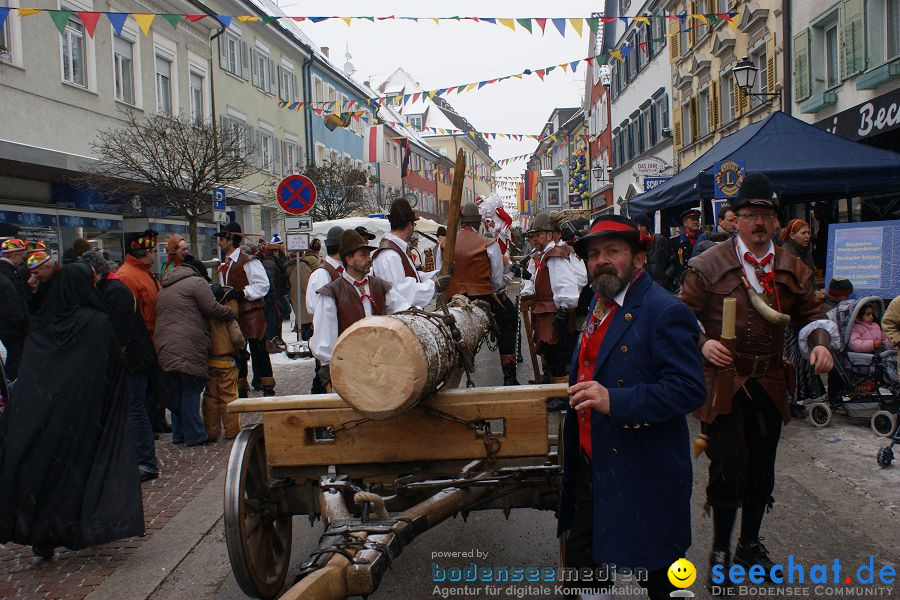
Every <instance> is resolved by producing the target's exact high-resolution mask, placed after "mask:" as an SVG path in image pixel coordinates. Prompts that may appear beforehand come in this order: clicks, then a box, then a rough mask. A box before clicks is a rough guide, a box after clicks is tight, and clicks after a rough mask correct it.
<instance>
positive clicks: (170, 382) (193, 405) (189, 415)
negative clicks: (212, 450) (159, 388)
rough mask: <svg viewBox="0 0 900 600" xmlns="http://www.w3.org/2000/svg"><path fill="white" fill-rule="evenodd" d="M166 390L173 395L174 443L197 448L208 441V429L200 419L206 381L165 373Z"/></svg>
mask: <svg viewBox="0 0 900 600" xmlns="http://www.w3.org/2000/svg"><path fill="white" fill-rule="evenodd" d="M163 377H165V378H166V380H167V381H166V390H167V392H169V393H171V394H172V403H173V404H174V407H175V408H176V409H177V410H173V411H172V442H173V443H175V444H181V443H183V442H187V445H188V446H195V445H197V444H202V443H203V442H205V441H206V438H207V435H206V428H205V427H204V426H203V419H201V418H200V394H202V393H203V388H204V386H205V385H206V380H205V379H201V378H199V377H194V376H193V375H188V374H187V373H179V372H177V371H169V372H166V373H163Z"/></svg>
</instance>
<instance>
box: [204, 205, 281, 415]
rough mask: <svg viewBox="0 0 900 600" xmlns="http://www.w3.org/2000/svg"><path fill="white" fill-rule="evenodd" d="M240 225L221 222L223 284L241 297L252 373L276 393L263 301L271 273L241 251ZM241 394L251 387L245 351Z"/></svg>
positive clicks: (240, 369) (240, 317)
mask: <svg viewBox="0 0 900 600" xmlns="http://www.w3.org/2000/svg"><path fill="white" fill-rule="evenodd" d="M240 234H241V226H240V225H238V224H237V223H226V224H225V225H222V229H221V231H219V232H218V233H217V234H215V237H216V238H218V239H217V242H218V244H219V248H220V249H221V250H222V252H223V253H224V254H225V262H223V263H222V265H221V266H219V276H220V278H221V279H222V282H221V283H222V285H224V286H227V287H230V288H232V289H233V290H234V291H233V292H232V298H233V299H235V300H237V301H238V324H239V325H240V326H241V333H243V334H244V338H245V339H246V340H247V345H248V347H249V348H250V360H251V362H252V365H253V375H254V377H255V378H256V379H259V382H260V385H261V386H262V390H263V396H274V395H275V379H274V377H272V363H271V361H270V360H269V353H268V352H267V351H266V343H265V341H264V340H263V338H264V337H265V333H266V318H265V313H264V312H263V305H264V300H263V298H264V297H265V295H266V293H268V291H269V277H268V275H266V269H265V267H263V264H262V262H260V261H259V260H257V259H256V258H253V257H252V256H250V255H249V254H247V253H246V252H243V251H241V240H242V239H243V237H242V236H241V235H240ZM237 363H238V364H237V367H238V397H239V398H246V397H247V394H248V392H249V391H250V384H249V383H248V380H247V355H246V354H245V353H242V354H241V356H240V360H238V361H237Z"/></svg>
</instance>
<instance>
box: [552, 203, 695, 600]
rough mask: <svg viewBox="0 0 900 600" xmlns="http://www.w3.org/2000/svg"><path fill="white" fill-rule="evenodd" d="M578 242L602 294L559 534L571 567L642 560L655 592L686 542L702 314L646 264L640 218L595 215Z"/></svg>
mask: <svg viewBox="0 0 900 600" xmlns="http://www.w3.org/2000/svg"><path fill="white" fill-rule="evenodd" d="M575 250H576V252H578V254H579V256H581V258H582V259H583V260H584V261H585V262H586V263H587V269H588V273H590V274H591V277H592V282H591V286H592V287H593V289H594V292H595V296H594V300H593V302H592V303H591V308H590V312H589V316H588V319H587V320H586V322H585V326H584V329H583V330H582V332H581V334H580V335H579V337H578V344H577V346H576V349H575V352H574V355H573V360H572V365H571V369H570V372H569V381H570V384H571V387H570V388H569V396H570V404H571V406H572V410H568V411H566V416H565V426H564V432H563V452H564V465H563V481H562V497H561V505H560V511H559V534H560V535H562V544H561V551H562V553H563V556H562V561H563V565H564V566H565V567H569V568H584V567H600V566H602V565H606V566H607V567H608V568H609V569H610V570H612V569H613V568H618V569H621V568H629V569H643V570H645V571H646V573H647V577H646V579H645V580H644V581H641V584H642V585H643V586H644V587H646V588H647V590H648V592H649V595H650V597H651V598H668V596H669V592H670V591H671V590H674V589H675V588H674V587H673V586H672V585H671V584H670V583H669V580H668V576H667V573H666V572H667V570H668V569H669V567H670V566H671V564H672V563H673V562H674V561H676V560H677V559H679V558H681V557H683V556H684V555H685V552H686V551H687V549H688V546H690V544H691V507H690V499H691V487H692V472H691V458H690V441H689V435H688V427H687V422H686V419H685V415H687V414H689V413H690V412H691V411H693V410H694V409H696V408H697V407H699V406H701V405H702V404H703V402H704V400H705V394H706V387H705V383H704V378H703V368H702V366H701V362H700V354H699V352H698V351H697V339H698V335H699V327H698V325H697V319H696V317H694V315H693V313H691V311H690V309H688V308H687V306H685V305H684V304H683V303H682V302H680V301H679V300H678V299H677V298H676V297H675V296H673V295H672V294H670V293H669V292H667V291H666V290H664V289H663V288H662V287H660V286H659V285H658V284H656V283H654V282H653V281H652V279H651V278H650V276H649V275H648V274H647V273H646V272H645V270H644V268H645V264H646V258H647V256H646V252H645V251H644V244H643V240H642V238H641V236H640V233H639V232H638V229H637V228H636V227H635V225H634V224H633V223H632V222H631V221H630V220H629V219H627V218H625V217H621V216H618V215H608V216H602V217H599V218H598V219H597V220H596V221H594V223H593V225H592V226H591V228H590V230H589V231H588V233H587V235H585V237H583V238H581V239H580V240H579V241H578V242H576V243H575Z"/></svg>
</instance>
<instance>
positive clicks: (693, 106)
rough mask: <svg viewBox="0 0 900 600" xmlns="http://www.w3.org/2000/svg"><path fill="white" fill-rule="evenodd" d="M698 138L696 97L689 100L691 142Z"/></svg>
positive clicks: (698, 126) (698, 121)
mask: <svg viewBox="0 0 900 600" xmlns="http://www.w3.org/2000/svg"><path fill="white" fill-rule="evenodd" d="M699 137H700V119H699V118H698V110H697V97H696V96H695V97H693V98H691V141H692V142H693V141H694V140H696V139H697V138H699Z"/></svg>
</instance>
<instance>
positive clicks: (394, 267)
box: [372, 232, 437, 308]
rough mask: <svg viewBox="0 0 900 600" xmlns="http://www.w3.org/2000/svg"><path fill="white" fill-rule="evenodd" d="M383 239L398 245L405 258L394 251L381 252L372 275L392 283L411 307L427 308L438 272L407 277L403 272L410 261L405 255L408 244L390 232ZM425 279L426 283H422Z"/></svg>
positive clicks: (374, 262)
mask: <svg viewBox="0 0 900 600" xmlns="http://www.w3.org/2000/svg"><path fill="white" fill-rule="evenodd" d="M383 239H386V240H390V241H392V242H394V243H395V244H397V246H398V247H399V248H400V250H401V251H402V252H403V253H404V256H400V254H398V253H397V252H395V251H393V250H388V251H386V252H379V253H378V256H376V257H375V260H374V261H373V262H372V274H373V275H375V277H378V278H379V279H384V280H385V281H387V282H388V283H390V284H391V287H392V288H393V289H394V290H396V291H397V293H398V294H400V295H401V296H403V297H404V298H406V301H407V302H408V303H409V305H410V306H417V307H419V308H423V307H425V306H427V305H428V303H429V302H431V299H432V298H433V297H434V279H432V278H433V277H434V275H435V274H436V273H437V271H431V272H429V273H425V274H419V273H416V277H407V276H406V272H405V271H404V270H403V261H404V260H407V261H408V260H409V259H408V258H407V257H406V254H405V253H406V242H404V241H403V240H401V239H400V238H398V237H397V236H396V235H394V234H392V233H390V232H388V233H386V234H384V237H383ZM413 268H415V267H413ZM423 278H424V279H425V280H424V281H422V279H423Z"/></svg>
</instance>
